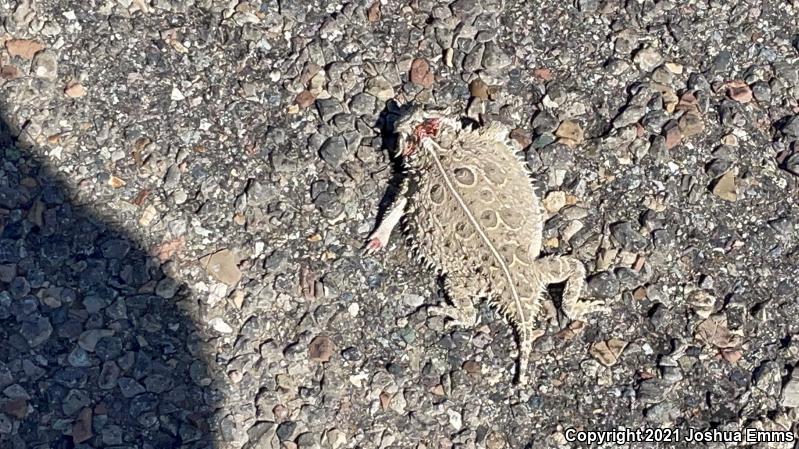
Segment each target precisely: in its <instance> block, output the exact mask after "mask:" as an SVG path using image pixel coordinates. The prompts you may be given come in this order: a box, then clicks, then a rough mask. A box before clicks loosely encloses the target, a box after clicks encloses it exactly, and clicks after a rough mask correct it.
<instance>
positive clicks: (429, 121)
mask: <svg viewBox="0 0 799 449" xmlns="http://www.w3.org/2000/svg"><path fill="white" fill-rule="evenodd" d="M448 113H449V110H448V109H445V110H440V111H435V110H425V109H423V108H422V107H421V106H418V105H410V106H407V107H406V110H405V111H404V112H403V114H402V115H401V116H400V118H399V119H397V121H396V122H395V124H394V131H395V132H396V133H397V136H398V139H397V155H398V156H399V155H402V156H405V157H411V156H413V155H414V154H415V153H416V151H417V150H418V149H419V145H420V144H421V143H422V141H423V140H424V139H426V138H429V137H436V136H437V135H438V132H439V130H440V129H441V126H442V119H443V118H444V117H446V116H447V115H448Z"/></svg>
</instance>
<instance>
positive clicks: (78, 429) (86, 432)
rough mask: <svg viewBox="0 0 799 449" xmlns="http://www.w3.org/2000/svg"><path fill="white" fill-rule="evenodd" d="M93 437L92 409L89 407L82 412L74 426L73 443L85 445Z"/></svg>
mask: <svg viewBox="0 0 799 449" xmlns="http://www.w3.org/2000/svg"><path fill="white" fill-rule="evenodd" d="M92 436H94V435H93V434H92V409H91V408H89V407H86V408H84V409H83V410H81V411H80V414H79V415H78V419H77V420H76V421H75V423H74V424H73V425H72V441H73V442H75V443H83V442H84V441H88V440H89V439H90V438H91V437H92Z"/></svg>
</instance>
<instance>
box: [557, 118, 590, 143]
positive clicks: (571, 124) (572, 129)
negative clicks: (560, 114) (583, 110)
mask: <svg viewBox="0 0 799 449" xmlns="http://www.w3.org/2000/svg"><path fill="white" fill-rule="evenodd" d="M555 135H556V136H558V137H560V138H561V139H563V140H564V143H565V144H567V145H569V146H574V145H575V144H576V145H579V144H581V143H582V142H583V138H584V134H583V128H582V127H581V126H580V124H579V123H577V122H576V121H574V120H564V121H563V122H562V123H561V124H560V126H558V129H557V130H556V131H555Z"/></svg>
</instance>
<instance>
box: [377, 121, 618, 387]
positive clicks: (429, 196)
mask: <svg viewBox="0 0 799 449" xmlns="http://www.w3.org/2000/svg"><path fill="white" fill-rule="evenodd" d="M396 130H397V132H398V134H399V148H400V153H401V154H403V155H404V157H405V158H404V161H405V167H406V172H407V176H406V178H405V182H404V185H403V194H402V195H401V197H400V199H399V200H398V201H397V203H396V206H395V207H394V209H393V210H392V211H391V212H390V213H389V215H388V216H387V217H386V219H384V221H383V223H381V225H380V227H379V228H378V229H377V230H376V231H375V233H374V234H373V235H372V236H371V237H370V242H369V249H371V250H375V249H379V248H382V247H384V246H385V245H386V244H387V242H388V235H389V234H390V232H391V229H392V228H393V227H394V225H395V224H396V221H397V220H399V217H400V216H403V214H404V217H405V223H404V224H405V227H406V231H407V233H408V236H409V237H410V239H411V242H412V244H413V247H414V248H415V249H416V250H417V251H418V255H419V256H420V257H422V258H424V260H425V261H427V262H428V263H429V264H431V265H432V266H434V267H436V268H437V269H438V270H439V272H440V273H441V274H443V275H444V280H445V285H446V289H447V294H448V297H449V299H450V301H451V302H452V306H438V307H433V308H432V309H431V312H432V313H434V314H439V315H444V316H447V317H450V318H452V321H450V324H453V325H463V326H473V325H474V324H475V323H476V321H477V311H476V309H475V307H474V303H475V301H476V300H478V299H479V298H481V297H484V298H487V299H488V300H489V301H490V302H491V303H492V304H493V305H495V306H496V307H498V308H499V310H500V311H502V312H503V314H504V315H505V316H506V317H507V318H508V320H509V321H510V322H511V323H513V325H514V326H515V327H516V330H517V332H518V335H519V369H518V371H517V372H518V378H517V379H518V381H519V382H520V383H525V382H526V380H527V377H526V367H527V364H528V361H529V355H530V352H531V349H532V344H533V342H534V341H535V340H536V339H537V338H538V337H539V336H541V335H542V334H543V333H544V331H543V330H540V329H539V324H538V322H539V319H541V318H544V317H543V316H542V315H545V314H544V313H543V311H542V309H543V304H544V302H543V297H544V292H545V291H546V286H547V284H550V283H556V282H562V281H566V287H565V289H564V293H563V307H562V308H563V311H564V313H566V315H567V316H569V317H570V318H572V319H578V318H581V317H582V316H583V315H584V314H586V313H589V312H592V311H595V310H597V309H602V308H603V307H602V306H601V303H599V302H593V301H581V300H579V297H580V293H581V292H582V290H583V286H584V282H585V281H584V279H585V269H584V268H583V266H582V264H581V263H580V262H578V261H577V260H575V259H572V258H568V257H544V258H539V256H540V252H541V234H542V230H543V225H544V220H545V219H546V213H545V212H544V210H543V209H542V207H541V203H540V201H539V199H538V197H537V196H536V194H535V191H534V190H533V187H532V185H531V183H530V179H529V175H528V172H527V171H526V169H525V168H524V167H523V165H522V164H521V163H520V162H519V160H518V159H517V158H516V156H515V154H514V151H513V147H512V145H511V144H510V142H509V141H508V131H507V129H505V128H504V127H503V126H501V125H499V124H492V125H490V126H487V127H484V128H480V129H477V130H471V129H468V128H463V127H462V126H461V124H460V122H459V121H457V120H455V119H452V118H449V117H445V116H434V117H431V116H429V115H427V114H424V113H423V112H421V111H419V110H416V111H412V112H411V113H409V114H408V115H406V116H405V117H404V118H402V119H400V121H398V123H397V125H396Z"/></svg>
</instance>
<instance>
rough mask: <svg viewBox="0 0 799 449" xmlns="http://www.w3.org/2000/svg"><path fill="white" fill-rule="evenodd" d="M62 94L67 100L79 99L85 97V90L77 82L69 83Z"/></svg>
mask: <svg viewBox="0 0 799 449" xmlns="http://www.w3.org/2000/svg"><path fill="white" fill-rule="evenodd" d="M64 94H66V96H67V97H69V98H79V97H82V96H84V95H86V88H85V87H83V85H82V84H81V83H78V82H73V83H69V84H67V87H66V88H65V89H64Z"/></svg>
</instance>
